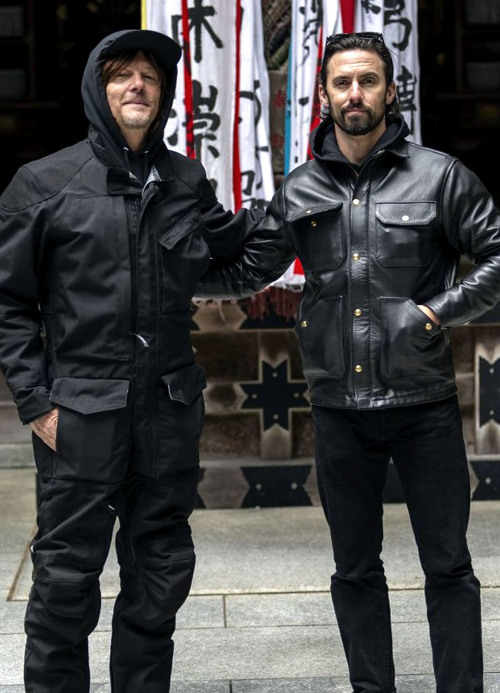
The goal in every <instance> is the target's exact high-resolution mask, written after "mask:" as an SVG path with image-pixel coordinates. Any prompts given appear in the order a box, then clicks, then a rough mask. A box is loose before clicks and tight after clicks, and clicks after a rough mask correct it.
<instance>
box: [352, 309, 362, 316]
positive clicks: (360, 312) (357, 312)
mask: <svg viewBox="0 0 500 693" xmlns="http://www.w3.org/2000/svg"><path fill="white" fill-rule="evenodd" d="M354 315H355V316H356V317H357V318H360V317H361V316H362V315H363V313H362V311H361V309H360V308H356V310H355V311H354Z"/></svg>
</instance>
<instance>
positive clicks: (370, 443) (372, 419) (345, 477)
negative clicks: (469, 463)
mask: <svg viewBox="0 0 500 693" xmlns="http://www.w3.org/2000/svg"><path fill="white" fill-rule="evenodd" d="M313 420H314V432H315V456H316V468H317V478H318V487H319V492H320V497H321V502H322V505H323V509H324V512H325V515H326V518H327V521H328V524H329V527H330V534H331V538H332V545H333V554H334V560H335V567H336V571H335V573H334V574H333V576H332V582H331V592H332V598H333V604H334V608H335V613H336V616H337V621H338V625H339V629H340V634H341V638H342V643H343V646H344V650H345V654H346V658H347V663H348V667H349V675H350V679H351V683H352V686H353V690H354V691H355V693H393V691H395V687H394V665H393V657H392V635H391V623H390V609H389V599H388V591H387V584H386V579H385V575H384V570H383V565H382V561H381V559H380V553H381V550H382V539H383V529H382V513H383V506H382V491H383V488H384V484H385V479H386V474H387V466H388V462H389V453H388V451H387V448H386V446H384V445H383V444H382V443H380V442H379V430H378V416H377V414H376V413H374V412H366V413H362V412H349V411H344V410H337V409H327V408H323V407H317V406H314V407H313Z"/></svg>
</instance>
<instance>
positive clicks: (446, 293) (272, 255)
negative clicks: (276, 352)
mask: <svg viewBox="0 0 500 693" xmlns="http://www.w3.org/2000/svg"><path fill="white" fill-rule="evenodd" d="M407 134H408V128H407V126H406V124H405V122H404V119H403V118H402V116H389V117H388V127H387V129H386V131H385V132H384V134H383V135H382V137H381V139H380V140H379V142H378V144H377V145H376V147H375V148H374V149H373V151H372V152H371V153H370V155H369V156H368V157H367V159H366V160H365V161H364V162H363V164H362V165H361V166H359V167H356V166H353V165H352V164H351V163H349V161H348V160H347V159H346V158H345V157H344V156H343V155H342V153H341V152H340V150H339V149H338V146H337V143H336V139H335V135H334V132H333V124H331V123H330V124H329V123H327V122H324V123H322V124H321V125H320V126H319V127H318V128H317V129H316V131H315V132H314V133H313V134H312V138H311V145H312V152H313V155H314V158H313V159H312V160H311V161H309V162H307V163H305V164H303V165H302V166H299V167H298V168H296V169H295V170H294V171H292V172H291V173H290V174H289V175H288V176H287V178H286V180H285V182H284V183H283V185H282V186H281V188H280V190H279V191H278V192H277V193H276V195H275V197H274V199H273V201H272V203H271V205H270V207H269V209H268V214H267V216H266V218H265V219H264V220H263V221H262V223H261V225H260V228H259V229H258V233H257V235H256V237H255V242H254V243H253V244H252V243H251V242H248V243H247V244H246V246H245V252H244V255H243V256H242V257H241V258H240V260H239V261H238V262H237V263H236V264H232V265H230V266H226V267H217V266H215V265H214V266H213V267H212V269H211V270H210V272H209V273H208V274H207V275H206V277H205V279H204V291H205V292H206V293H212V294H215V295H219V296H223V295H224V293H226V294H229V293H233V294H235V295H244V294H245V293H246V292H248V290H249V289H250V288H251V289H252V290H254V291H255V290H258V289H261V288H262V287H263V286H264V285H265V284H267V283H269V282H270V281H272V280H274V279H276V278H277V276H278V275H279V273H280V272H281V271H282V269H283V266H284V264H286V263H287V262H288V263H289V262H290V260H291V258H292V257H293V255H294V254H296V255H297V256H298V257H299V259H300V261H301V262H302V265H303V267H304V272H305V286H304V291H303V296H302V301H301V305H300V309H299V314H298V317H297V323H296V332H297V334H298V339H299V345H300V351H301V355H302V360H303V368H304V373H305V376H306V378H307V382H308V385H309V388H310V393H311V401H312V403H313V404H317V405H323V406H328V407H342V408H354V409H369V408H378V407H393V406H404V405H410V404H418V403H421V402H422V403H423V402H429V401H435V400H439V399H444V398H446V397H449V396H451V395H453V394H454V393H455V392H456V385H455V376H454V369H453V363H452V354H451V349H450V332H449V330H448V328H450V327H452V326H454V325H459V324H463V323H466V322H468V321H470V320H472V319H474V318H476V317H478V316H480V315H481V314H483V313H484V312H486V311H487V310H488V309H490V308H492V307H493V306H494V305H495V304H496V303H497V302H498V301H499V300H500V213H499V211H498V209H497V208H496V207H495V205H494V202H493V200H492V198H491V196H490V195H489V193H488V192H487V191H486V189H485V188H484V186H483V185H482V183H481V182H480V181H479V179H478V178H477V176H476V175H475V174H474V173H472V172H471V171H470V170H468V169H467V168H466V167H465V166H464V165H463V164H462V163H461V162H460V161H458V160H457V159H456V158H453V157H451V156H448V155H446V154H444V153H441V152H437V151H433V150H431V149H427V148H424V147H421V146H419V145H416V144H413V143H411V142H408V141H407V140H406V136H407ZM280 235H281V241H280ZM261 237H264V238H267V240H268V247H267V248H266V247H265V246H262V245H259V244H260V240H261ZM280 243H281V244H280ZM461 254H463V255H466V256H467V257H468V258H470V259H471V260H473V261H474V263H476V267H475V268H474V269H473V270H472V271H470V272H469V273H468V274H467V275H466V276H465V277H463V278H462V279H461V280H460V281H459V282H458V283H456V277H457V269H458V265H459V259H460V255H461ZM284 261H285V262H284ZM417 304H426V305H427V306H428V307H429V308H431V309H432V310H433V311H434V312H435V313H436V314H437V316H438V317H439V319H440V321H441V326H439V327H438V326H437V325H436V324H434V323H433V322H431V321H430V320H429V318H428V317H427V316H426V315H425V314H424V313H423V312H422V311H421V310H420V309H419V308H418V307H417Z"/></svg>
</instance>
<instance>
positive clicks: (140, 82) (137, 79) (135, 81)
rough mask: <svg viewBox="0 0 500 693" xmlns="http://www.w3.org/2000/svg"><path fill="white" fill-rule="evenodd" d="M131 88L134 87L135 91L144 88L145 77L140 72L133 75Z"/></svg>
mask: <svg viewBox="0 0 500 693" xmlns="http://www.w3.org/2000/svg"><path fill="white" fill-rule="evenodd" d="M130 89H134V90H135V91H142V90H143V89H144V79H143V78H142V75H141V74H140V73H139V72H138V73H137V74H134V75H133V76H132V80H131V82H130Z"/></svg>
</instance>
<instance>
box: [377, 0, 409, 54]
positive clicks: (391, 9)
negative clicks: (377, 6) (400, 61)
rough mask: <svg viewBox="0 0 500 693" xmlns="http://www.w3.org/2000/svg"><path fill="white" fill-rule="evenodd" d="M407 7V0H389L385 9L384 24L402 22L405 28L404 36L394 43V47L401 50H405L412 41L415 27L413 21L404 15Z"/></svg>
mask: <svg viewBox="0 0 500 693" xmlns="http://www.w3.org/2000/svg"><path fill="white" fill-rule="evenodd" d="M405 9H406V4H405V0H387V2H386V3H385V11H384V26H389V25H390V24H400V25H401V27H402V28H403V37H402V39H401V41H400V42H399V43H395V42H393V43H392V46H393V48H397V49H398V50H400V51H405V50H406V49H407V48H408V44H409V42H410V36H411V32H412V29H413V26H412V23H411V21H410V20H409V19H408V18H407V17H403V16H402V15H403V12H404V10H405Z"/></svg>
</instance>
